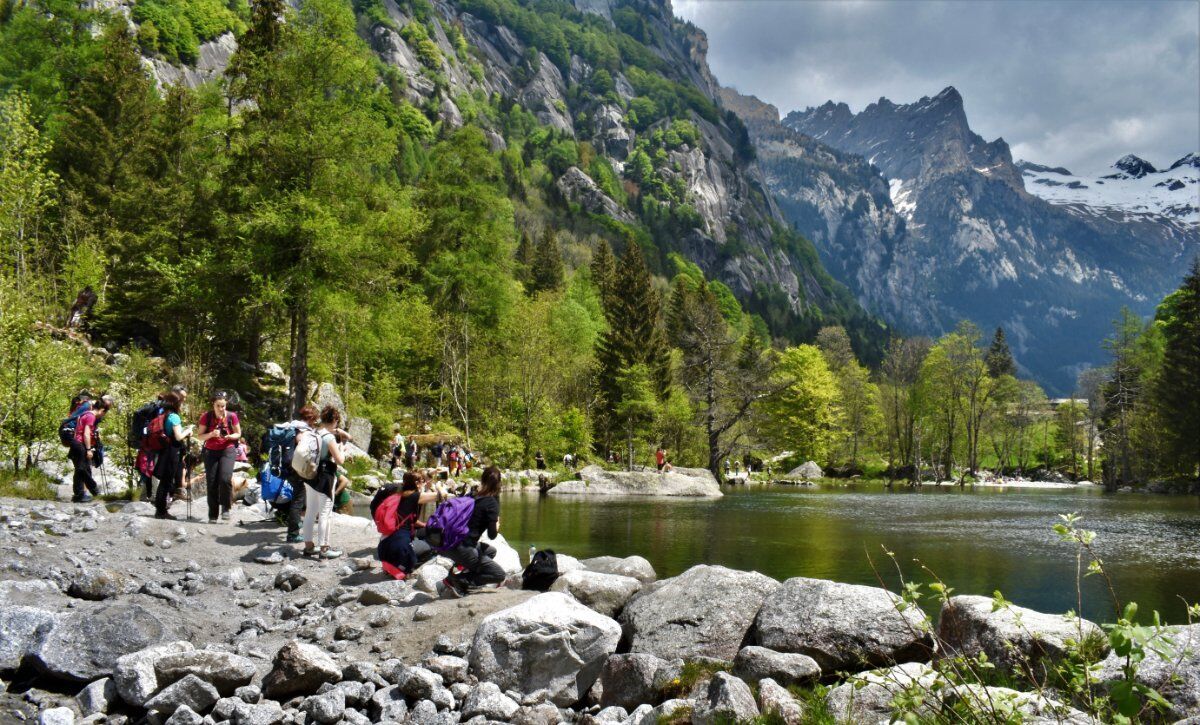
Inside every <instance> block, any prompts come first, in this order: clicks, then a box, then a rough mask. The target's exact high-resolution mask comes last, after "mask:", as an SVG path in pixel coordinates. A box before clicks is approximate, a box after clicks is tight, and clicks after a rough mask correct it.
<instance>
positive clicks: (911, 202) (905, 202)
mask: <svg viewBox="0 0 1200 725" xmlns="http://www.w3.org/2000/svg"><path fill="white" fill-rule="evenodd" d="M888 196H890V197H891V198H892V206H893V207H895V209H896V211H897V212H899V214H900V216H902V217H904V218H905V219H907V220H908V221H910V222H911V221H912V218H913V213H914V212H915V211H916V210H917V201H916V199H913V194H912V188H911V186H910V188H908V189H905V188H904V182H903V181H902V180H900V179H888Z"/></svg>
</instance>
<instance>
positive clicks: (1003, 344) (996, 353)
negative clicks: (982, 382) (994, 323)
mask: <svg viewBox="0 0 1200 725" xmlns="http://www.w3.org/2000/svg"><path fill="white" fill-rule="evenodd" d="M984 359H985V360H986V361H987V367H988V375H991V376H992V377H993V378H999V377H1001V376H1004V375H1011V376H1012V377H1014V378H1015V377H1016V376H1017V362H1016V360H1013V356H1012V351H1011V350H1009V349H1008V340H1006V339H1005V337H1004V328H1003V327H997V328H996V334H995V335H994V336H993V337H992V345H991V347H989V348H988V351H987V355H986V357H985V358H984Z"/></svg>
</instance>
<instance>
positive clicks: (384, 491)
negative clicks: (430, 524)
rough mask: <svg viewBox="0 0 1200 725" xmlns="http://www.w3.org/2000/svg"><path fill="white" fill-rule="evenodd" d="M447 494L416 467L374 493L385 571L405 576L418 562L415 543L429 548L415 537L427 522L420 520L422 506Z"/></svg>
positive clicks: (424, 549) (373, 506) (374, 514)
mask: <svg viewBox="0 0 1200 725" xmlns="http://www.w3.org/2000/svg"><path fill="white" fill-rule="evenodd" d="M422 487H423V488H424V489H425V490H423V491H422V490H421V488H422ZM444 498H445V490H444V489H442V488H441V487H440V486H439V487H437V488H434V487H433V485H432V483H431V482H430V481H429V479H427V478H425V477H424V476H423V475H421V474H419V473H415V472H413V471H407V472H405V474H404V479H403V481H402V482H401V484H400V485H399V486H394V485H393V486H385V487H383V488H381V489H380V490H379V493H377V494H375V498H374V500H372V501H371V517H372V518H373V519H374V520H375V528H376V530H378V531H379V535H380V537H381V538H380V539H379V547H378V549H376V555H377V556H378V557H379V561H380V563H381V564H382V566H383V570H384V572H386V573H387V574H389V575H391V576H392V577H393V578H395V579H405V578H407V577H408V576H409V575H410V574H412V573H413V570H415V569H416V568H417V566H419V555H418V553H417V551H416V548H415V547H420V548H421V549H422V552H423V553H426V552H428V551H429V545H428V544H426V543H425V542H424V541H419V540H414V537H415V535H416V530H417V529H418V528H420V527H424V526H425V524H424V522H422V521H420V520H419V517H420V515H421V507H422V506H424V505H425V504H427V503H434V502H436V503H441V502H442V499H444Z"/></svg>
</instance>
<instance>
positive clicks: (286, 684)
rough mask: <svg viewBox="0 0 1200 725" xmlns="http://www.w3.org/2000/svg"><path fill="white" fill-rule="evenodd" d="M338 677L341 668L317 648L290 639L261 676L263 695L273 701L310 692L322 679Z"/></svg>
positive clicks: (321, 683)
mask: <svg viewBox="0 0 1200 725" xmlns="http://www.w3.org/2000/svg"><path fill="white" fill-rule="evenodd" d="M341 678H342V669H341V668H340V667H338V665H337V663H336V662H334V661H333V658H332V657H330V656H329V655H328V654H326V653H325V652H324V651H323V650H322V649H321V648H319V647H316V646H314V645H311V644H304V643H303V642H297V641H294V640H293V641H291V642H288V643H287V644H285V645H284V646H283V647H280V648H279V651H278V652H277V653H275V660H274V662H273V664H272V666H271V671H270V672H268V673H267V676H266V677H264V678H263V694H264V695H266V696H267V697H269V698H272V699H275V700H283V699H287V698H288V697H290V696H292V695H310V694H313V693H315V692H316V691H317V689H318V688H319V687H320V686H321V685H323V684H325V683H326V682H337V681H338V680H340V679H341Z"/></svg>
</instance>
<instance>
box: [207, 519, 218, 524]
mask: <svg viewBox="0 0 1200 725" xmlns="http://www.w3.org/2000/svg"><path fill="white" fill-rule="evenodd" d="M208 523H210V524H215V523H217V520H216V519H209V520H208Z"/></svg>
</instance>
